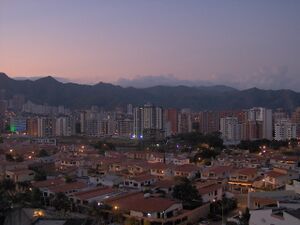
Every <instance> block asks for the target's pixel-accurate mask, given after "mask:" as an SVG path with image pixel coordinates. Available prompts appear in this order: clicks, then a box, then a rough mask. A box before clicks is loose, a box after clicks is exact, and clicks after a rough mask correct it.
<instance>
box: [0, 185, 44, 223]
mask: <svg viewBox="0 0 300 225" xmlns="http://www.w3.org/2000/svg"><path fill="white" fill-rule="evenodd" d="M17 186H18V189H17ZM41 206H42V194H41V192H40V191H39V190H38V189H30V188H29V184H28V183H27V182H22V183H17V184H16V183H14V182H13V181H12V180H10V179H4V180H2V181H1V182H0V224H1V222H3V221H4V219H5V216H6V215H7V213H8V212H9V211H10V210H11V209H12V207H33V208H38V207H41Z"/></svg>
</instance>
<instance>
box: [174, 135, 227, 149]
mask: <svg viewBox="0 0 300 225" xmlns="http://www.w3.org/2000/svg"><path fill="white" fill-rule="evenodd" d="M171 140H172V141H173V142H174V141H175V142H176V141H177V142H179V143H184V144H187V145H189V146H191V147H192V148H199V147H200V146H203V145H204V146H207V147H208V148H219V149H222V148H223V147H224V146H223V140H222V138H221V133H220V132H214V133H210V134H202V133H199V132H191V133H184V134H178V135H176V136H173V137H172V138H171Z"/></svg>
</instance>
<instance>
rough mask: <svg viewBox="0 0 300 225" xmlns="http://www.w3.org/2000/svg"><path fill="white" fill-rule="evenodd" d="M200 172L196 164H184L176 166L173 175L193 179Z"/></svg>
mask: <svg viewBox="0 0 300 225" xmlns="http://www.w3.org/2000/svg"><path fill="white" fill-rule="evenodd" d="M197 174H199V176H200V168H199V167H198V166H196V165H194V164H183V165H179V166H175V167H174V169H173V175H174V176H176V177H186V178H188V179H193V178H195V177H196V176H197Z"/></svg>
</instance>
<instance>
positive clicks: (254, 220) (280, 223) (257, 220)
mask: <svg viewBox="0 0 300 225" xmlns="http://www.w3.org/2000/svg"><path fill="white" fill-rule="evenodd" d="M250 215H251V216H250V221H249V225H258V224H271V225H298V224H300V209H297V210H290V209H284V208H266V209H260V210H251V211H250Z"/></svg>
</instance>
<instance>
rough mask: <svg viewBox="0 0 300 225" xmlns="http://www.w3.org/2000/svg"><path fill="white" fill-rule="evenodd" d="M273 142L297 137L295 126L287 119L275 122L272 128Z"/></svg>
mask: <svg viewBox="0 0 300 225" xmlns="http://www.w3.org/2000/svg"><path fill="white" fill-rule="evenodd" d="M274 129H275V140H277V141H283V140H290V139H293V138H296V137H297V132H296V131H297V129H296V124H295V123H292V122H290V121H289V120H287V119H283V120H280V121H277V123H275V126H274Z"/></svg>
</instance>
